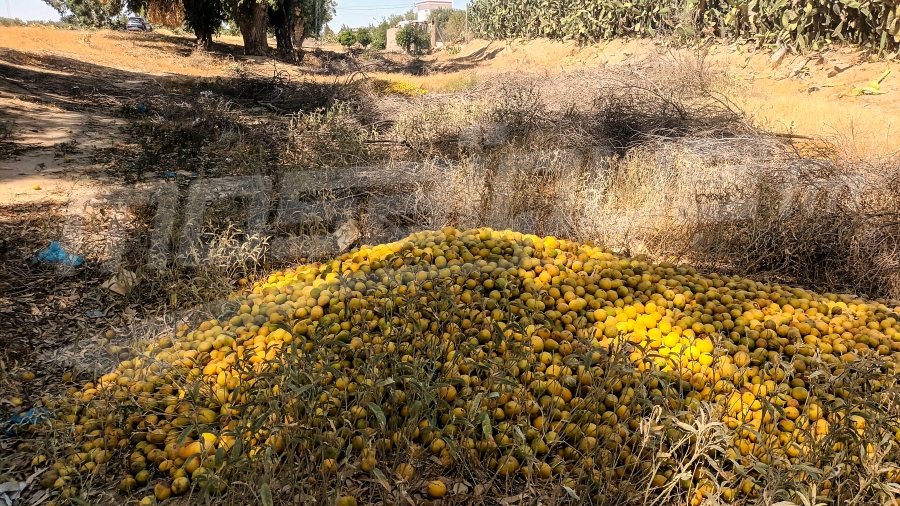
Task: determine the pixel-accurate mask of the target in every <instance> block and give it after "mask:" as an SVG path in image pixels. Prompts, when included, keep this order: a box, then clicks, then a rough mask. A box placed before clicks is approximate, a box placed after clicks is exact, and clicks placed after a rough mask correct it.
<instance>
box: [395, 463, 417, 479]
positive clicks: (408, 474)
mask: <svg viewBox="0 0 900 506" xmlns="http://www.w3.org/2000/svg"><path fill="white" fill-rule="evenodd" d="M394 473H395V474H396V475H397V477H398V478H400V479H402V480H406V481H410V480H412V477H413V475H414V474H415V469H414V468H413V466H411V465H409V464H397V469H395V470H394Z"/></svg>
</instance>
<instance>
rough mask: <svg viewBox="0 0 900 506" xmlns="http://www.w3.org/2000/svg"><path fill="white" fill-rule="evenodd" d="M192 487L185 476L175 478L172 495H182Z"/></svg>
mask: <svg viewBox="0 0 900 506" xmlns="http://www.w3.org/2000/svg"><path fill="white" fill-rule="evenodd" d="M190 487H191V481H190V480H189V479H187V478H186V477H184V476H181V477H178V478H175V479H174V480H173V481H172V493H173V494H174V495H181V494H183V493H185V492H187V491H188V489H189V488H190Z"/></svg>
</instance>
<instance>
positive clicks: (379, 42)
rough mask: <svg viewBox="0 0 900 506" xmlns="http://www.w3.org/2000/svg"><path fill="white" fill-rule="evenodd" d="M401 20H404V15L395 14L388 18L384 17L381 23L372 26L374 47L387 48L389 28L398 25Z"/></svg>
mask: <svg viewBox="0 0 900 506" xmlns="http://www.w3.org/2000/svg"><path fill="white" fill-rule="evenodd" d="M401 21H403V16H402V15H400V14H394V15H392V16H389V17H387V18H382V20H381V23H379V24H378V25H377V26H374V27H372V29H371V33H372V48H373V49H382V50H383V49H387V31H388V29H390V28H393V27H395V26H397V23H399V22H401Z"/></svg>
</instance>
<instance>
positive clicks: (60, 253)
mask: <svg viewBox="0 0 900 506" xmlns="http://www.w3.org/2000/svg"><path fill="white" fill-rule="evenodd" d="M32 263H45V264H65V265H71V266H73V267H80V266H81V264H83V263H84V259H83V258H81V257H80V256H78V255H75V254H73V253H66V251H65V250H64V249H63V248H62V246H61V245H60V244H59V242H57V241H53V242H51V243H50V246H49V247H48V248H47V249H45V250H44V251H41V252H40V253H38V256H37V258H35V259H34V261H33V262H32Z"/></svg>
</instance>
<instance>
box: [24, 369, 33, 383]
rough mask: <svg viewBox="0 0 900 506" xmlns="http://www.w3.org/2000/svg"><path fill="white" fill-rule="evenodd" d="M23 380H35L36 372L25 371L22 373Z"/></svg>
mask: <svg viewBox="0 0 900 506" xmlns="http://www.w3.org/2000/svg"><path fill="white" fill-rule="evenodd" d="M21 377H22V381H32V380H34V373H33V372H31V371H25V372H23V373H22V376H21Z"/></svg>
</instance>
